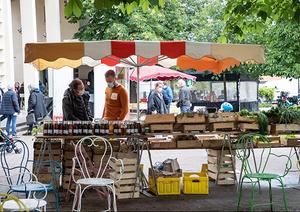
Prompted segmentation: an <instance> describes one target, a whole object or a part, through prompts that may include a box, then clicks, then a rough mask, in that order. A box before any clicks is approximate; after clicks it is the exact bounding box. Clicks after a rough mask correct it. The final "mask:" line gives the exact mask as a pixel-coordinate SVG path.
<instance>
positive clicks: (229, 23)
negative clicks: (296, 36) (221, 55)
mask: <svg viewBox="0 0 300 212" xmlns="http://www.w3.org/2000/svg"><path fill="white" fill-rule="evenodd" d="M224 20H225V21H226V27H225V34H226V36H229V35H230V34H237V35H239V36H243V35H244V33H245V32H249V31H256V32H261V31H262V30H264V24H265V23H266V22H267V21H271V22H278V21H287V22H290V23H298V24H299V23H300V1H299V0H259V1H253V0H228V2H227V4H226V10H225V15H224Z"/></svg>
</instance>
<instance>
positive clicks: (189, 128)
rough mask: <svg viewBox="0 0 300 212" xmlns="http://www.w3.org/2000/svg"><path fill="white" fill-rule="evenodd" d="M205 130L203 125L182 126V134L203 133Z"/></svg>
mask: <svg viewBox="0 0 300 212" xmlns="http://www.w3.org/2000/svg"><path fill="white" fill-rule="evenodd" d="M205 130H206V125H205V124H184V125H183V132H185V133H188V132H204V131H205Z"/></svg>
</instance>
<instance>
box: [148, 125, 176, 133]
mask: <svg viewBox="0 0 300 212" xmlns="http://www.w3.org/2000/svg"><path fill="white" fill-rule="evenodd" d="M150 131H151V132H152V133H154V132H170V133H171V132H173V124H150Z"/></svg>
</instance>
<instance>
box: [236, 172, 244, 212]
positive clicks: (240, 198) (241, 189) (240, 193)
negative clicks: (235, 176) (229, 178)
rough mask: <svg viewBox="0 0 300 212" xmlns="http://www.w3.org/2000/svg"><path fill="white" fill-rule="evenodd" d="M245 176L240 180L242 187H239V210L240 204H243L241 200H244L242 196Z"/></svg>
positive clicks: (238, 208)
mask: <svg viewBox="0 0 300 212" xmlns="http://www.w3.org/2000/svg"><path fill="white" fill-rule="evenodd" d="M244 179H245V178H244V177H243V178H242V179H241V181H240V183H239V184H240V186H239V187H240V188H239V197H238V205H237V211H239V210H240V204H241V200H242V196H243V182H244Z"/></svg>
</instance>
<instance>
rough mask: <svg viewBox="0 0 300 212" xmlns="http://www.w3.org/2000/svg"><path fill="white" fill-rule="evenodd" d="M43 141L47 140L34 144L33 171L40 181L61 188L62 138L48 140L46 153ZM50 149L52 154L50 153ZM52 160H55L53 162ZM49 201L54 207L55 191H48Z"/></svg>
mask: <svg viewBox="0 0 300 212" xmlns="http://www.w3.org/2000/svg"><path fill="white" fill-rule="evenodd" d="M42 142H45V141H35V142H34V144H33V148H34V155H33V160H34V162H35V165H34V167H33V173H34V174H35V175H36V176H37V178H38V181H39V182H41V183H53V184H54V186H55V187H56V188H57V189H59V187H60V185H61V168H62V142H61V141H60V140H51V141H47V144H46V148H45V150H44V153H43V150H42V149H41V147H42ZM50 145H51V147H50ZM50 148H51V149H50ZM49 149H50V151H51V153H50V154H51V155H49ZM51 160H52V161H55V162H53V163H51ZM51 164H52V165H51ZM53 168H54V170H53ZM53 175H55V176H53ZM47 201H48V203H49V204H50V206H51V207H54V202H55V198H54V193H53V192H50V193H48V195H47Z"/></svg>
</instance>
